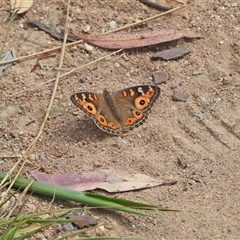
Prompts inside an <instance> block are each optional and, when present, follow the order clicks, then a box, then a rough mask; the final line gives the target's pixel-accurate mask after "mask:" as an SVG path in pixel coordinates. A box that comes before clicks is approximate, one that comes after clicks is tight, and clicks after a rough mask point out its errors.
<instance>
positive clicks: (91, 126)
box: [62, 119, 114, 142]
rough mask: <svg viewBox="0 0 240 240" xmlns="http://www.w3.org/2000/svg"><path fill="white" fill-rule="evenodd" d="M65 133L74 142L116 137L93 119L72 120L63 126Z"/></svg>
mask: <svg viewBox="0 0 240 240" xmlns="http://www.w3.org/2000/svg"><path fill="white" fill-rule="evenodd" d="M62 131H64V133H63V134H64V135H67V136H68V138H70V139H71V140H72V141H73V142H84V141H86V140H87V141H94V142H96V140H97V141H101V140H103V139H105V138H112V137H114V136H113V135H111V134H108V133H106V132H104V131H102V130H101V129H99V128H98V127H97V126H96V124H95V123H94V122H93V121H92V120H91V119H79V120H74V121H70V122H68V123H67V125H66V126H65V127H64V128H62Z"/></svg>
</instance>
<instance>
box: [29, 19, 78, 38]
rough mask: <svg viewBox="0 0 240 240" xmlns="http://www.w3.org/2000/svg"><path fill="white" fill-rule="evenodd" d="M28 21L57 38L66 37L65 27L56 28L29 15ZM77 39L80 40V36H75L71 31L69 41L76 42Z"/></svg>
mask: <svg viewBox="0 0 240 240" xmlns="http://www.w3.org/2000/svg"><path fill="white" fill-rule="evenodd" d="M28 21H29V22H30V23H31V24H32V25H34V26H36V27H38V28H39V29H40V30H42V31H44V32H46V33H47V34H49V35H50V36H51V37H53V38H55V39H57V40H63V39H64V32H65V30H64V29H56V28H54V27H53V26H51V25H47V24H45V23H42V22H40V21H38V20H37V19H35V18H33V17H31V16H28ZM77 40H78V38H77V37H76V36H74V35H73V34H70V33H69V34H68V36H67V41H68V42H75V41H77Z"/></svg>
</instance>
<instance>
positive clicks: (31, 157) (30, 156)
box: [29, 153, 36, 161]
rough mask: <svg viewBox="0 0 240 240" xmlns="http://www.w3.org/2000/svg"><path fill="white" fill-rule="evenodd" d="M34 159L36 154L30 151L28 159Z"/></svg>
mask: <svg viewBox="0 0 240 240" xmlns="http://www.w3.org/2000/svg"><path fill="white" fill-rule="evenodd" d="M35 159H36V155H35V154H34V153H31V154H30V155H29V160H31V161H34V160H35Z"/></svg>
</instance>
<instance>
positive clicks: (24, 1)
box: [10, 0, 33, 14]
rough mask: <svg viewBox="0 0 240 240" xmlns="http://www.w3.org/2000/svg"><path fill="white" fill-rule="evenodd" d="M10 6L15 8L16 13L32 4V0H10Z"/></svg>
mask: <svg viewBox="0 0 240 240" xmlns="http://www.w3.org/2000/svg"><path fill="white" fill-rule="evenodd" d="M10 4H11V8H12V9H14V10H17V14H21V13H24V12H26V11H27V10H29V8H30V7H31V6H32V5H33V0H11V1H10Z"/></svg>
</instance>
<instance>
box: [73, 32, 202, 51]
mask: <svg viewBox="0 0 240 240" xmlns="http://www.w3.org/2000/svg"><path fill="white" fill-rule="evenodd" d="M75 35H76V36H77V37H79V38H80V39H83V40H84V41H85V42H87V43H89V44H92V45H95V46H98V47H101V48H107V49H129V48H137V47H145V46H151V45H155V44H159V43H164V42H170V41H173V40H177V39H180V38H183V37H186V38H202V35H201V34H199V33H195V32H193V31H188V30H174V29H156V30H153V31H140V32H132V33H128V32H118V33H108V34H103V35H98V36H90V37H86V36H85V35H78V34H75Z"/></svg>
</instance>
